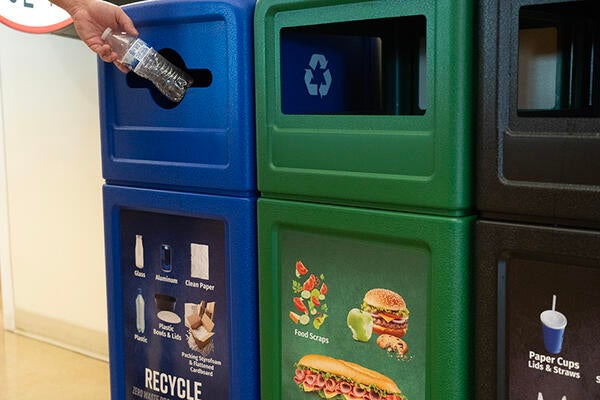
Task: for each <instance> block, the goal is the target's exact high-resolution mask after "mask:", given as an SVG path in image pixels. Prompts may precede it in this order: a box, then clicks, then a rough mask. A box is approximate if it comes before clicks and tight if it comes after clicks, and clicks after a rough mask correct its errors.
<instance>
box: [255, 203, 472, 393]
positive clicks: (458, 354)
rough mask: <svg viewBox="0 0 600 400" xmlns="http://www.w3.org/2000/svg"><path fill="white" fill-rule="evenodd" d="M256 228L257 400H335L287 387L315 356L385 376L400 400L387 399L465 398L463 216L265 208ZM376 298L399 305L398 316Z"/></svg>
mask: <svg viewBox="0 0 600 400" xmlns="http://www.w3.org/2000/svg"><path fill="white" fill-rule="evenodd" d="M258 221H259V222H258V233H259V292H260V344H261V347H260V352H261V391H262V392H261V398H262V399H263V400H280V399H285V400H310V399H318V398H321V397H326V396H327V395H329V396H333V393H332V392H326V389H325V388H321V389H314V388H313V386H310V385H309V386H308V387H306V388H305V386H304V385H305V383H306V382H304V381H302V380H299V381H296V380H295V379H298V373H297V372H298V369H302V366H301V365H299V364H298V363H300V364H302V362H301V360H302V359H303V358H304V357H305V356H309V358H311V357H312V358H313V359H314V356H312V355H315V354H316V355H319V356H327V357H331V358H334V359H336V360H343V361H347V362H351V363H355V364H358V365H360V366H361V367H363V368H367V369H368V370H370V371H375V372H377V373H379V374H383V375H385V376H386V377H387V378H389V379H390V380H392V382H394V383H395V384H396V385H397V388H398V389H399V392H401V395H400V394H398V393H379V394H380V395H385V396H391V397H382V398H384V399H394V400H398V399H403V400H439V399H460V400H466V399H471V398H472V396H471V394H472V388H471V386H472V361H471V357H472V353H471V349H472V332H471V330H472V326H471V324H472V321H471V308H472V304H471V301H472V299H471V297H472V296H471V282H470V277H471V272H470V247H471V238H470V236H471V228H472V223H473V218H472V217H440V216H427V215H418V214H408V213H401V212H396V211H383V210H368V209H360V208H355V207H348V206H332V205H321V204H315V203H302V202H296V201H289V200H274V199H264V198H262V199H259V201H258ZM373 289H385V290H386V292H387V293H390V294H391V295H394V296H396V297H397V296H398V295H399V296H401V297H402V300H403V301H404V306H405V307H404V308H402V307H400V308H402V310H399V309H398V307H397V308H396V310H395V311H396V312H400V314H399V315H398V314H393V311H392V308H393V307H392V306H387V305H386V306H385V307H389V308H390V309H389V310H388V309H387V308H385V307H384V306H383V305H381V304H379V305H376V304H374V303H372V302H371V303H369V302H368V301H370V300H368V299H367V293H369V292H371V293H373V292H374V291H373ZM392 292H393V293H392ZM363 303H365V304H366V307H384V308H380V309H378V311H377V310H375V309H374V308H365V306H363ZM406 310H407V311H406ZM377 312H381V313H382V314H377ZM406 313H408V318H406ZM365 314H368V317H367V316H366V315H365ZM349 316H350V317H349ZM383 316H386V317H387V319H388V320H387V321H386V322H387V323H388V324H387V325H386V323H384V322H382V321H383V320H382V318H383ZM349 318H350V320H349ZM369 320H370V322H371V323H372V328H371V331H370V333H369V325H370V322H369ZM396 321H397V328H398V329H396V330H393V329H392V328H390V325H393V324H395V323H396ZM349 323H350V326H352V328H353V330H351V329H350V328H349ZM378 325H379V329H381V328H388V330H387V331H385V332H384V333H382V334H378V333H377V332H376V329H377V327H378ZM402 328H404V329H405V331H404V332H401V330H402ZM398 330H400V332H399V331H398ZM390 333H391V334H392V335H397V336H391V335H390V336H384V335H386V334H390ZM355 336H356V339H355ZM383 339H386V340H391V341H394V343H397V344H399V347H391V346H389V347H388V346H387V344H389V343H387V344H386V343H385V341H384V340H383ZM398 339H400V340H398ZM405 350H407V351H406V352H405ZM317 372H318V371H317ZM321 372H322V373H327V372H328V371H327V370H323V371H321ZM300 375H301V374H300ZM326 377H327V378H332V379H333V378H334V377H333V376H326ZM300 379H301V378H300ZM341 379H343V377H342V378H341ZM336 382H338V383H339V381H337V377H335V379H334V382H333V383H336ZM360 383H361V382H353V383H352V384H355V385H358V384H360ZM334 386H335V385H334ZM319 394H320V395H321V397H319V396H318V395H319ZM394 396H396V397H394ZM335 398H338V397H335ZM340 398H342V397H340ZM350 398H353V397H350Z"/></svg>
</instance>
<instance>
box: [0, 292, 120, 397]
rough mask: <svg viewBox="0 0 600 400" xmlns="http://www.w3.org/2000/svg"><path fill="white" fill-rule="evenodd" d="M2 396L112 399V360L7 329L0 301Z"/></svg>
mask: <svg viewBox="0 0 600 400" xmlns="http://www.w3.org/2000/svg"><path fill="white" fill-rule="evenodd" d="M1 298H2V296H0V299H1ZM0 399H2V400H34V399H35V400H40V399H44V400H83V399H85V400H108V399H110V388H109V376H108V364H107V363H106V362H104V361H98V360H96V359H93V358H90V357H87V356H84V355H81V354H79V353H75V352H72V351H69V350H65V349H62V348H60V347H56V346H53V345H50V344H46V343H43V342H40V341H38V340H34V339H30V338H27V337H24V336H21V335H17V334H14V333H11V332H8V331H5V330H4V327H3V326H2V304H1V303H0Z"/></svg>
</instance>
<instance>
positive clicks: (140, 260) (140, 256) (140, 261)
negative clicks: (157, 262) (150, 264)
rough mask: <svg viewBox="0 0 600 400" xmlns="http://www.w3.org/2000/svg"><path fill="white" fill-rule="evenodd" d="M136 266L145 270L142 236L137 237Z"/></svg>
mask: <svg viewBox="0 0 600 400" xmlns="http://www.w3.org/2000/svg"><path fill="white" fill-rule="evenodd" d="M135 266H136V267H138V268H140V269H142V268H144V243H143V240H142V235H135Z"/></svg>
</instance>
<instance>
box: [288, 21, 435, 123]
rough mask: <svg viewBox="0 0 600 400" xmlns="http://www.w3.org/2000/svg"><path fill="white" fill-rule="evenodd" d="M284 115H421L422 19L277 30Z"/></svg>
mask: <svg viewBox="0 0 600 400" xmlns="http://www.w3.org/2000/svg"><path fill="white" fill-rule="evenodd" d="M280 69H281V108H282V112H283V113H284V114H344V115H424V114H425V111H426V109H427V90H426V87H427V65H426V18H425V16H423V15H416V16H408V17H394V18H383V19H372V20H360V21H350V22H341V23H332V24H322V25H309V26H300V27H288V28H283V29H282V30H281V32H280Z"/></svg>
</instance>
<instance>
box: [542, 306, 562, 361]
mask: <svg viewBox="0 0 600 400" xmlns="http://www.w3.org/2000/svg"><path fill="white" fill-rule="evenodd" d="M540 320H541V321H542V330H543V333H544V347H545V348H546V351H547V352H548V353H552V354H558V353H560V352H561V350H562V344H563V336H564V334H565V328H566V326H567V317H565V316H564V315H563V314H562V313H560V312H558V311H554V310H546V311H544V312H542V313H541V314H540Z"/></svg>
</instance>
